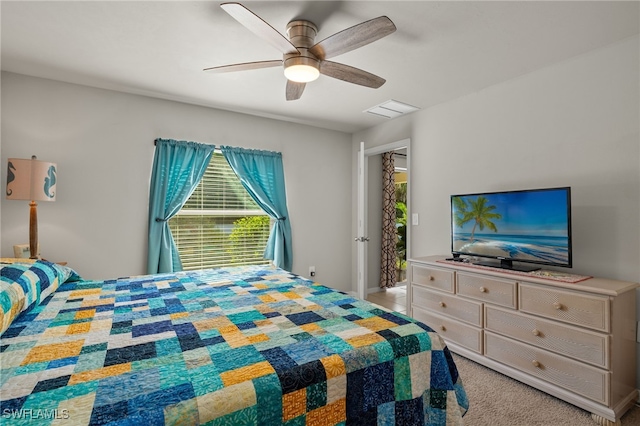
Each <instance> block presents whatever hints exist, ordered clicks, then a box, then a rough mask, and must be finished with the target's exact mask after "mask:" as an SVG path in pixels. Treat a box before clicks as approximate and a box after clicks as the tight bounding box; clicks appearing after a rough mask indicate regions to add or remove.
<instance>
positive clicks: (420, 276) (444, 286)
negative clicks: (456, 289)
mask: <svg viewBox="0 0 640 426" xmlns="http://www.w3.org/2000/svg"><path fill="white" fill-rule="evenodd" d="M453 274H454V272H453V271H452V270H450V269H441V268H435V267H431V266H422V265H411V283H412V284H420V285H425V286H428V287H431V288H436V289H438V290H442V291H446V292H449V293H453Z"/></svg>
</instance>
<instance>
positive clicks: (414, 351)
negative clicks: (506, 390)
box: [0, 259, 469, 426]
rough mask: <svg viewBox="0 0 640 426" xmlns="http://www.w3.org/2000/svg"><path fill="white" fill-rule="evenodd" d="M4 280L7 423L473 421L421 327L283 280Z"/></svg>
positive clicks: (238, 273) (458, 384) (436, 342)
mask: <svg viewBox="0 0 640 426" xmlns="http://www.w3.org/2000/svg"><path fill="white" fill-rule="evenodd" d="M1 266H2V267H3V268H2V280H1V281H0V295H1V296H0V306H1V307H2V323H3V324H4V323H6V325H3V329H4V331H3V333H2V335H1V341H0V351H1V353H0V366H1V375H0V401H1V417H0V419H1V420H2V422H3V424H34V423H32V422H33V420H34V419H37V420H38V424H95V425H102V424H137V425H156V424H188V425H191V424H210V425H245V424H246V425H277V424H285V425H291V426H294V425H296V426H297V425H305V424H306V425H334V424H354V425H356V424H357V425H376V424H377V425H394V424H395V425H412V426H413V425H423V424H425V425H426V424H428V425H431V424H433V425H457V424H463V420H462V416H463V415H464V414H465V412H466V411H467V409H468V407H469V403H468V400H467V396H466V393H465V390H464V387H463V385H462V381H461V379H460V377H459V376H458V372H457V369H456V366H455V364H454V361H453V359H452V357H451V354H450V353H449V350H448V349H447V348H446V346H445V345H444V343H443V341H442V339H441V338H440V336H439V335H437V334H436V333H435V332H434V331H433V330H432V329H431V328H429V327H428V326H427V325H425V324H423V323H420V322H418V321H416V320H414V319H412V318H409V317H407V316H405V315H402V314H399V313H396V312H392V311H390V310H387V309H385V308H382V307H380V306H377V305H374V304H371V303H369V302H364V301H361V300H358V299H356V298H354V297H352V296H350V295H348V294H345V293H342V292H338V291H335V290H332V289H330V288H328V287H325V286H322V285H319V284H317V283H314V282H312V281H309V280H307V279H305V278H303V277H300V276H297V275H295V274H292V273H289V272H286V271H284V270H281V269H277V268H273V267H269V266H246V267H229V268H220V269H209V270H202V271H185V272H178V273H171V274H158V275H144V276H133V277H126V278H118V279H113V280H105V281H85V280H82V279H81V278H80V277H79V276H78V275H77V274H76V273H75V272H74V271H73V270H72V269H70V268H67V267H64V266H61V265H56V264H52V263H49V262H45V261H36V262H33V263H21V262H18V261H12V260H6V259H5V261H4V262H3V263H2V265H1ZM30 293H31V294H30ZM20 300H22V302H20ZM14 305H16V306H14ZM17 305H19V306H17ZM5 422H6V423H5Z"/></svg>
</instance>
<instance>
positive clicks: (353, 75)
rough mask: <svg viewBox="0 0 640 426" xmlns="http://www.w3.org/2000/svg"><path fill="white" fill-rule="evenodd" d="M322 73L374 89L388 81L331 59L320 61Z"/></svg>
mask: <svg viewBox="0 0 640 426" xmlns="http://www.w3.org/2000/svg"><path fill="white" fill-rule="evenodd" d="M320 74H324V75H327V76H329V77H333V78H337V79H338V80H343V81H347V82H349V83H354V84H359V85H360V86H365V87H371V88H373V89H377V88H378V87H380V86H382V85H383V84H384V83H385V82H386V81H387V80H385V79H384V78H382V77H378V76H377V75H375V74H371V73H370V72H366V71H363V70H361V69H359V68H355V67H351V66H349V65H345V64H339V63H337V62H331V61H322V62H321V63H320Z"/></svg>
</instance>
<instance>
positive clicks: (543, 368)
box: [407, 256, 638, 425]
mask: <svg viewBox="0 0 640 426" xmlns="http://www.w3.org/2000/svg"><path fill="white" fill-rule="evenodd" d="M444 259H445V257H444V256H430V257H422V258H415V259H411V260H409V266H408V268H407V270H408V271H407V272H408V280H407V282H408V288H407V307H408V314H409V315H411V316H412V317H414V318H416V319H418V320H420V321H422V322H424V323H426V324H427V325H429V326H430V327H432V328H433V329H434V330H436V331H437V332H438V333H439V334H440V335H441V336H442V337H443V338H444V339H445V341H446V342H447V345H448V346H449V348H450V349H451V351H453V352H455V353H458V354H460V355H462V356H464V357H467V358H469V359H472V360H474V361H476V362H478V363H480V364H482V365H485V366H487V367H489V368H492V369H494V370H496V371H499V372H501V373H503V374H505V375H507V376H509V377H512V378H514V379H516V380H519V381H521V382H523V383H526V384H528V385H530V386H533V387H535V388H537V389H540V390H542V391H544V392H547V393H549V394H551V395H553V396H555V397H557V398H560V399H562V400H565V401H567V402H569V403H571V404H574V405H576V406H578V407H581V408H583V409H585V410H588V411H589V412H591V413H592V418H593V419H594V420H595V421H596V423H598V424H600V425H609V424H619V419H620V417H621V416H622V415H623V414H624V413H625V412H626V411H627V410H628V409H629V408H631V407H632V405H633V404H634V403H635V401H636V399H637V398H638V390H637V389H636V287H638V284H636V283H631V282H623V281H614V280H607V279H601V278H590V279H587V280H584V281H581V282H578V283H566V282H562V281H556V280H550V279H545V278H544V277H542V276H540V275H539V274H535V275H534V274H523V273H510V272H508V271H504V270H501V269H495V270H493V268H479V267H476V266H474V265H470V264H468V263H463V262H443V261H444ZM463 380H464V378H463Z"/></svg>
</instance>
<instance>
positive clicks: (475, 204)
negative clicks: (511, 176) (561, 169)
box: [451, 189, 570, 265]
mask: <svg viewBox="0 0 640 426" xmlns="http://www.w3.org/2000/svg"><path fill="white" fill-rule="evenodd" d="M451 214H452V222H451V223H452V226H451V228H452V249H453V252H454V253H461V254H467V255H472V256H473V255H476V256H488V257H504V258H508V259H512V260H523V261H530V262H531V261H533V262H541V263H552V264H557V265H566V264H569V263H570V261H569V236H570V214H569V202H568V198H567V191H566V190H565V189H554V190H541V191H516V192H504V193H491V194H478V195H460V196H452V197H451Z"/></svg>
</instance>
